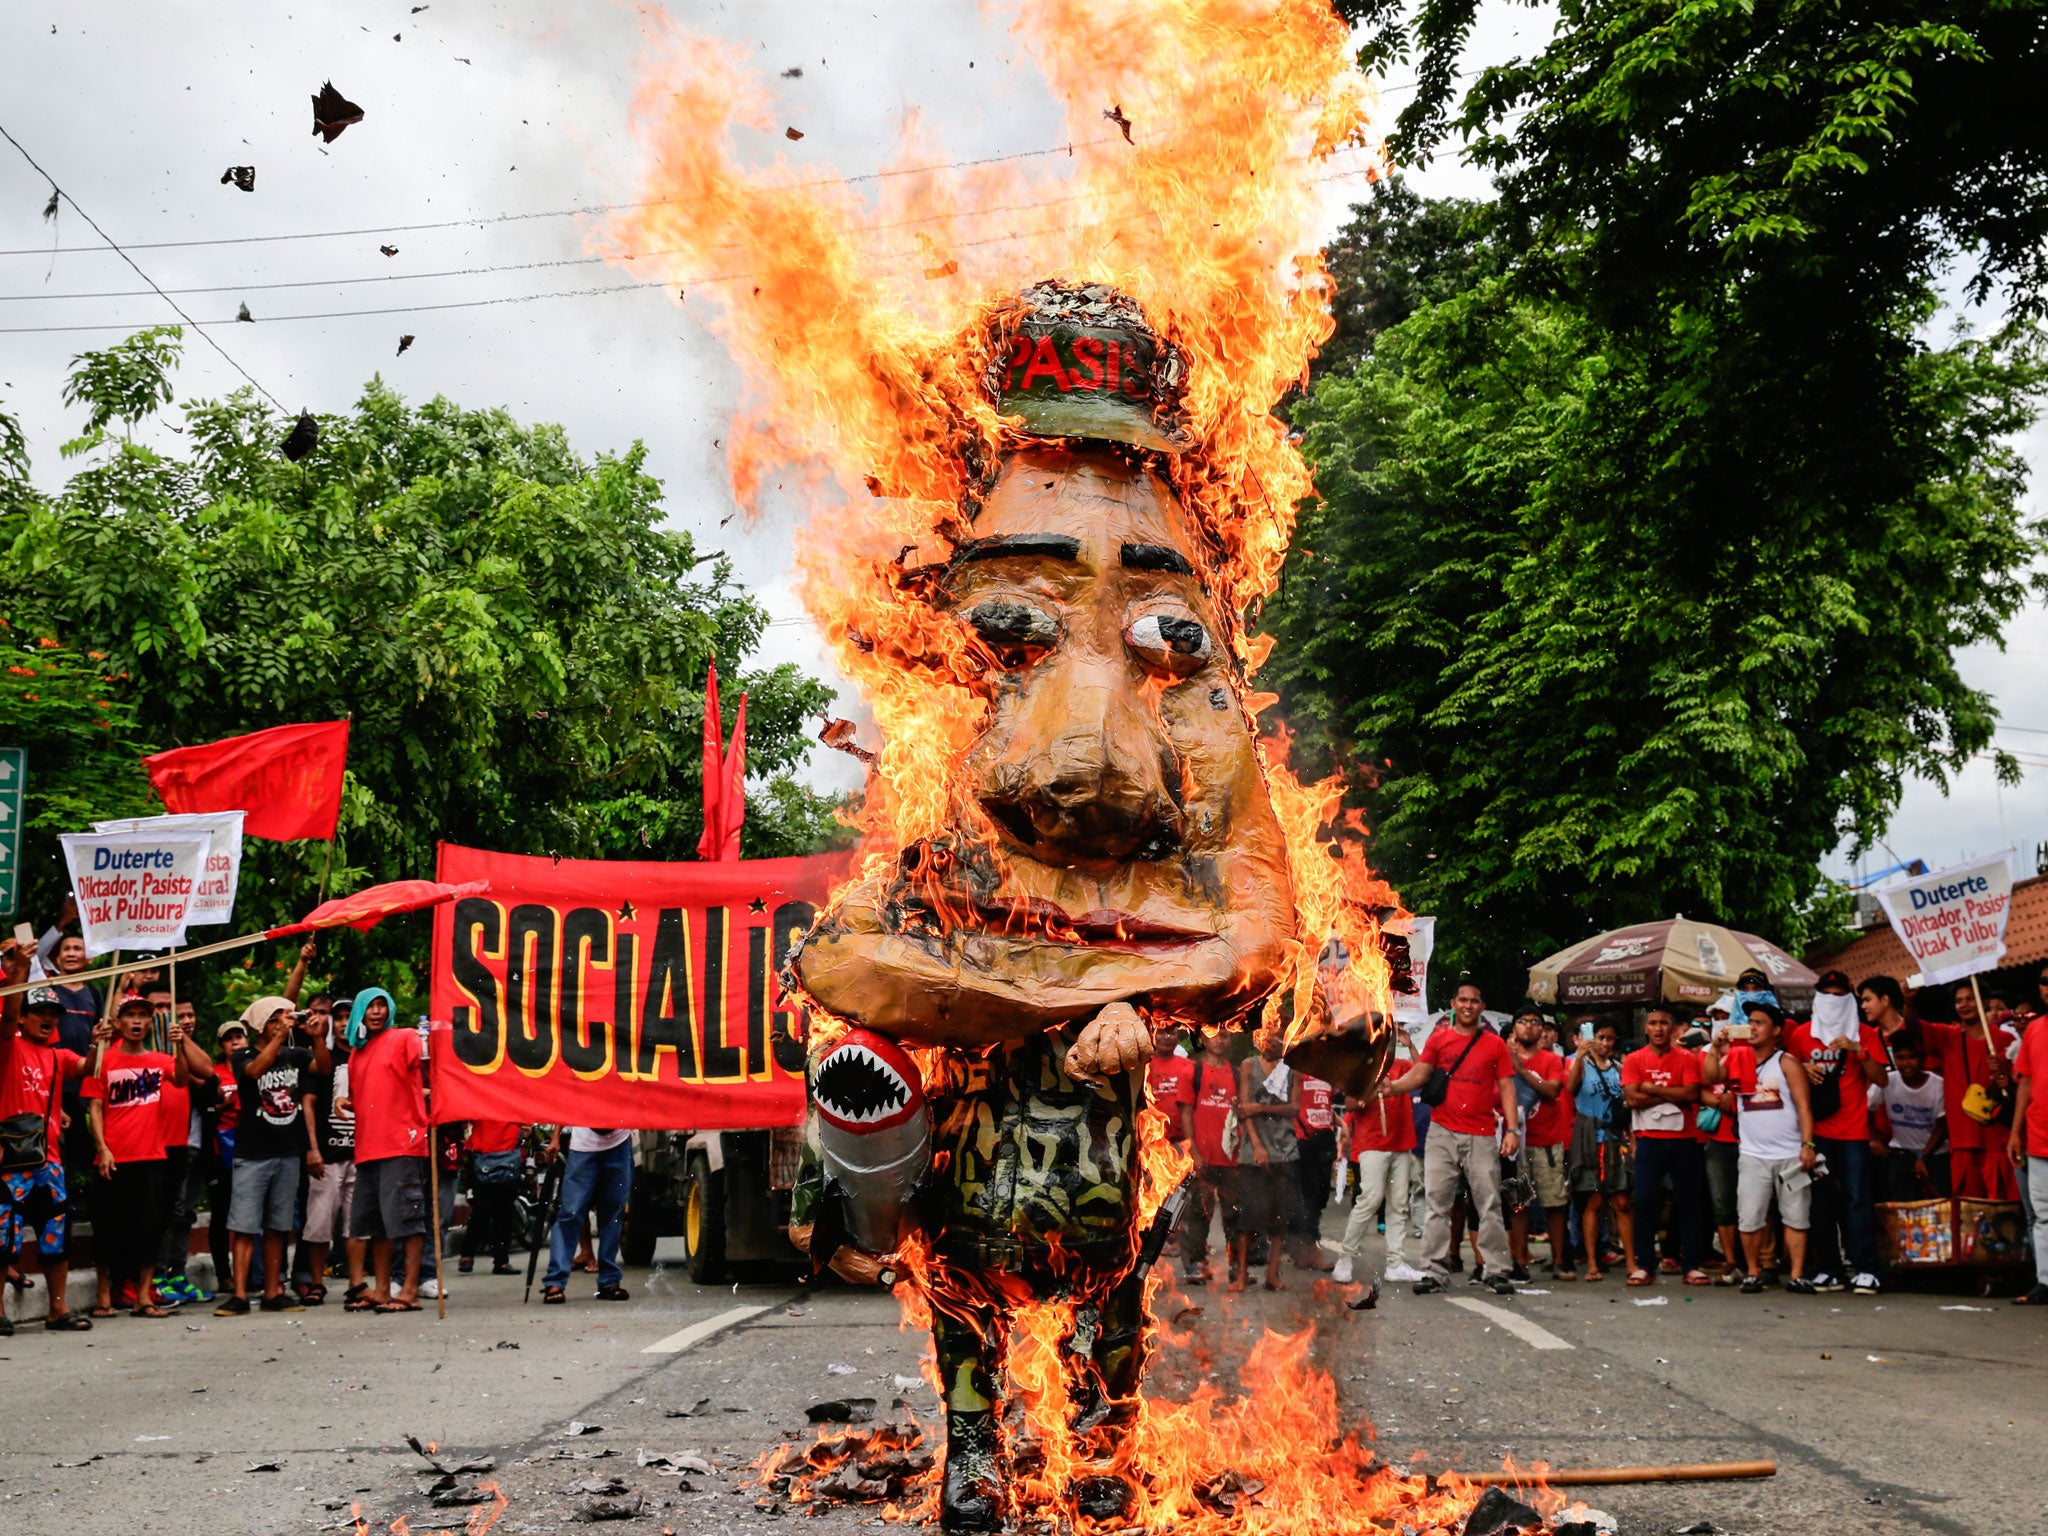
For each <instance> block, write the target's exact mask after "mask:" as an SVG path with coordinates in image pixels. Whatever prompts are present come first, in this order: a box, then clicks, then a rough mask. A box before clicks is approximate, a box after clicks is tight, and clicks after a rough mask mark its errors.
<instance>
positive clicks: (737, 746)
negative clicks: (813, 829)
mask: <svg viewBox="0 0 2048 1536" xmlns="http://www.w3.org/2000/svg"><path fill="white" fill-rule="evenodd" d="M746 819H747V696H746V693H745V692H744V691H742V692H741V694H740V707H739V708H738V709H737V710H735V711H734V712H733V721H732V745H731V746H730V747H728V748H726V752H725V790H724V792H723V793H722V794H721V795H720V796H719V800H718V821H719V829H720V833H721V838H720V841H719V845H718V856H719V858H721V859H737V858H738V857H739V856H740V824H741V823H742V822H744V821H745V820H746Z"/></svg>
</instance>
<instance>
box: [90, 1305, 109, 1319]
mask: <svg viewBox="0 0 2048 1536" xmlns="http://www.w3.org/2000/svg"><path fill="white" fill-rule="evenodd" d="M92 1315H93V1316H94V1317H112V1316H113V1315H114V1309H113V1308H112V1307H94V1308H93V1309H92Z"/></svg>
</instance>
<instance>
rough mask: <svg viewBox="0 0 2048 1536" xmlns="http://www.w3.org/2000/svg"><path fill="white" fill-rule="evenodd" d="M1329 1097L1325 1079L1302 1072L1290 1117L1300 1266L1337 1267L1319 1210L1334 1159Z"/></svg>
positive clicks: (1296, 1248) (1324, 1201) (1327, 1199)
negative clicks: (1297, 1102) (1298, 1192)
mask: <svg viewBox="0 0 2048 1536" xmlns="http://www.w3.org/2000/svg"><path fill="white" fill-rule="evenodd" d="M1330 1099H1331V1091H1330V1085H1329V1084H1328V1083H1326V1082H1324V1081H1323V1080H1322V1079H1321V1078H1320V1077H1309V1076H1308V1075H1306V1074H1305V1073H1304V1074H1302V1077H1301V1107H1300V1109H1299V1110H1298V1111H1297V1112H1296V1113H1295V1117H1294V1141H1295V1145H1296V1146H1298V1147H1299V1148H1300V1149H1301V1155H1300V1156H1299V1157H1298V1158H1296V1159H1295V1164H1294V1171H1295V1178H1296V1180H1297V1181H1298V1182H1299V1184H1300V1186H1301V1210H1300V1212H1299V1215H1300V1217H1301V1225H1300V1228H1299V1229H1298V1231H1297V1233H1296V1237H1297V1241H1296V1243H1295V1245H1294V1262H1295V1263H1296V1264H1297V1265H1299V1266H1300V1267H1301V1268H1303V1269H1322V1270H1334V1269H1335V1268H1336V1267H1337V1266H1336V1265H1335V1264H1333V1263H1332V1262H1331V1261H1330V1260H1329V1258H1328V1257H1326V1256H1325V1255H1324V1253H1323V1210H1324V1208H1325V1207H1326V1206H1328V1205H1329V1203H1330V1187H1331V1182H1332V1171H1333V1170H1334V1168H1335V1167H1336V1163H1337V1116H1336V1113H1335V1111H1333V1110H1332V1109H1331V1108H1330Z"/></svg>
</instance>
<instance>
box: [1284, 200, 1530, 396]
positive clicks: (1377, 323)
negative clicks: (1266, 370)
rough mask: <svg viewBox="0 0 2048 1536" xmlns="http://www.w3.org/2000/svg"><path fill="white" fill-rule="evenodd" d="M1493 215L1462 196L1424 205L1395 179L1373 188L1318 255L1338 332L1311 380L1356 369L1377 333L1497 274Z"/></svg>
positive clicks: (1325, 346) (1320, 355)
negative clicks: (1330, 285) (1327, 277)
mask: <svg viewBox="0 0 2048 1536" xmlns="http://www.w3.org/2000/svg"><path fill="white" fill-rule="evenodd" d="M1490 214H1491V209H1490V208H1489V207H1488V205H1486V204H1484V203H1476V202H1468V201H1466V200H1464V199H1462V198H1429V199H1426V200H1425V199H1424V198H1422V197H1421V196H1419V195H1418V194H1417V193H1416V191H1415V189H1414V188H1412V187H1410V186H1409V185H1408V184H1407V183H1406V182H1405V181H1403V180H1402V179H1401V178H1400V177H1399V176H1394V177H1392V178H1390V179H1388V180H1386V181H1382V182H1377V183H1375V184H1374V186H1373V189H1372V192H1371V194H1370V195H1369V196H1368V197H1367V199H1366V201H1364V202H1363V203H1360V204H1358V205H1356V206H1355V207H1353V208H1352V210H1351V218H1350V220H1349V221H1348V222H1347V223H1346V224H1345V225H1344V227H1343V228H1342V229H1340V230H1339V231H1338V232H1337V234H1336V237H1335V238H1334V239H1332V240H1331V241H1330V243H1329V245H1328V246H1327V247H1325V248H1324V251H1323V261H1324V263H1325V264H1326V265H1327V266H1328V268H1329V272H1330V277H1331V280H1332V281H1333V283H1334V284H1335V292H1334V294H1333V296H1332V299H1331V304H1330V312H1331V316H1330V317H1331V319H1333V320H1334V321H1336V324H1337V329H1336V330H1335V331H1334V332H1333V333H1332V334H1331V336H1330V339H1329V340H1328V341H1326V342H1324V343H1323V349H1322V351H1321V352H1320V353H1318V354H1317V355H1316V359H1315V364H1314V371H1313V377H1315V378H1321V377H1322V376H1323V375H1324V374H1326V373H1330V372H1333V371H1338V370H1343V369H1347V368H1350V367H1352V366H1353V365H1355V364H1356V363H1357V361H1358V360H1359V359H1360V358H1361V357H1363V356H1364V355H1365V354H1366V353H1368V352H1370V351H1371V350H1372V345H1373V342H1374V341H1375V340H1376V339H1377V338H1378V336H1379V334H1380V332H1382V331H1384V330H1386V329H1387V328H1388V327H1389V326H1395V325H1399V324H1400V323H1401V322H1402V321H1403V320H1406V319H1407V318H1408V317H1409V316H1410V315H1412V314H1413V313H1414V312H1415V310H1416V308H1417V307H1418V306H1419V305H1422V304H1434V303H1441V302H1442V301H1443V300H1445V299H1448V298H1450V297H1452V296H1453V295H1455V294H1459V293H1462V292H1464V291H1465V290H1466V289H1467V288H1470V287H1471V286H1472V285H1473V284H1474V283H1476V282H1478V281H1479V280H1480V279H1481V278H1482V277H1489V276H1492V275H1494V274H1495V273H1497V272H1499V271H1500V270H1501V265H1502V264H1501V259H1500V253H1499V251H1498V249H1497V248H1496V247H1495V245H1494V244H1493V242H1492V240H1491V239H1490V237H1489V236H1488V234H1487V221H1488V218H1489V216H1490Z"/></svg>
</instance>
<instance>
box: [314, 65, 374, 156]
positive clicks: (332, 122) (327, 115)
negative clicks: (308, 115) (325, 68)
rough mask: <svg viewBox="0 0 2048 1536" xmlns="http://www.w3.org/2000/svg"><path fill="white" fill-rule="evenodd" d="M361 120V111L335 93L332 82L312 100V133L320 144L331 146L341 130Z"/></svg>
mask: <svg viewBox="0 0 2048 1536" xmlns="http://www.w3.org/2000/svg"><path fill="white" fill-rule="evenodd" d="M362 120H363V109H362V108H361V107H359V106H357V105H356V104H355V103H354V102H352V101H350V100H349V99H348V98H347V97H346V96H344V95H342V94H341V92H339V91H337V90H336V89H335V88H334V82H333V81H332V80H329V81H328V82H326V84H324V85H322V86H321V87H320V94H319V95H318V96H315V97H314V98H313V132H315V133H316V134H318V135H319V136H320V139H321V142H322V143H326V144H332V143H333V142H334V141H335V140H336V139H338V138H340V137H341V131H342V129H344V128H347V127H348V126H350V125H351V124H353V123H360V122H361V121H362Z"/></svg>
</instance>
